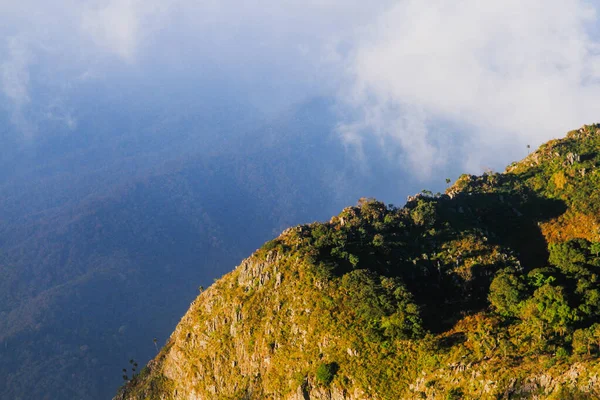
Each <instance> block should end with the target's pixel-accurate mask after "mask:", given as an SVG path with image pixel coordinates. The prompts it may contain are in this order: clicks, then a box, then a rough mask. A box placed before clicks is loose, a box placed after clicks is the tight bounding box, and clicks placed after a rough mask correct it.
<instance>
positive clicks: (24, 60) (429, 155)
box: [0, 0, 600, 176]
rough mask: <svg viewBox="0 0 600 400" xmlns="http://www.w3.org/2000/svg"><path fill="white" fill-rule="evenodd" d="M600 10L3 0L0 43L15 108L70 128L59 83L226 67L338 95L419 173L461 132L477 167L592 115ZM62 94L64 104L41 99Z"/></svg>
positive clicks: (229, 0)
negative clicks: (39, 92)
mask: <svg viewBox="0 0 600 400" xmlns="http://www.w3.org/2000/svg"><path fill="white" fill-rule="evenodd" d="M598 7H599V4H598V1H597V0H594V1H587V2H586V1H584V0H526V1H522V0H521V1H519V0H506V1H501V2H499V1H479V0H460V1H454V0H430V1H420V0H382V1H379V2H377V3H376V5H372V4H369V3H367V2H365V1H363V0H345V1H342V0H326V1H322V0H321V1H319V0H309V1H306V0H304V1H301V0H288V1H283V2H282V1H274V0H258V1H256V2H252V3H249V2H244V1H241V0H204V1H193V0H163V1H160V0H146V1H142V0H57V1H54V2H46V1H42V0H22V1H19V2H13V1H7V2H2V3H0V34H2V35H3V37H5V38H16V39H10V40H14V41H15V44H13V45H10V44H9V42H10V40H9V41H7V42H6V45H5V46H4V47H2V46H1V45H0V65H2V67H1V68H2V69H1V70H0V71H1V75H0V79H1V81H0V83H1V87H0V89H1V90H2V93H3V94H4V98H5V99H9V100H10V102H11V104H12V107H13V109H15V110H24V109H25V108H31V109H34V108H36V107H37V108H38V109H39V110H42V111H40V112H39V113H38V114H39V115H53V116H56V115H61V116H62V115H64V116H69V118H67V117H64V121H65V124H66V125H71V126H74V125H73V124H72V123H69V121H74V120H75V118H76V116H77V105H76V104H74V103H69V99H68V95H69V90H66V89H65V90H62V91H61V90H54V89H55V88H65V87H66V88H71V87H74V88H76V87H77V85H85V84H89V82H90V81H94V80H98V79H102V80H106V81H109V80H110V79H112V77H114V76H118V75H119V73H120V71H121V70H122V71H126V72H125V73H123V74H121V75H120V76H121V77H122V76H127V77H131V76H134V77H136V79H138V81H137V82H139V81H140V80H143V79H147V80H149V81H154V82H163V81H164V82H176V81H177V80H178V79H180V80H186V79H187V80H190V81H192V80H194V79H195V78H198V77H200V78H201V79H204V80H208V81H210V80H211V79H212V78H214V76H213V75H215V74H219V77H218V79H219V81H223V82H227V83H228V84H231V85H234V84H235V85H239V86H240V87H243V89H244V90H241V92H243V93H247V94H248V96H254V95H256V97H257V99H258V100H257V102H258V103H260V102H263V103H268V102H271V103H272V104H274V105H281V104H290V103H292V102H297V101H301V99H302V96H310V95H315V94H326V95H327V94H335V95H338V96H339V99H340V103H342V104H345V105H351V106H352V107H354V110H355V116H356V118H354V119H352V120H349V119H344V120H341V121H340V133H341V134H342V137H343V138H345V140H346V141H347V143H348V144H349V145H350V146H354V147H359V146H360V144H361V143H365V141H367V140H368V141H371V142H377V143H379V144H380V147H381V149H383V152H384V153H385V154H387V155H388V156H389V157H390V158H391V159H398V160H400V162H402V163H403V164H405V165H409V166H410V167H411V168H413V170H415V171H417V172H418V173H419V174H421V175H422V176H427V175H428V174H429V173H431V171H433V170H435V169H436V168H441V167H443V166H444V165H445V163H447V162H448V161H449V160H451V159H452V155H451V154H450V150H448V149H452V151H455V150H460V149H457V147H460V146H457V145H456V144H454V143H452V142H451V138H450V137H449V136H448V133H447V132H449V131H452V130H454V131H460V132H461V141H462V142H463V143H465V146H466V145H468V146H470V148H471V149H472V150H471V151H468V152H467V151H465V152H464V154H465V155H466V157H465V159H464V162H465V164H466V165H467V166H468V167H469V168H471V169H472V170H476V169H478V168H481V167H482V166H499V165H502V164H505V163H507V162H508V161H509V160H508V159H507V157H509V156H510V157H514V156H513V154H516V153H518V151H517V150H515V149H521V150H522V151H525V150H523V149H524V148H525V144H531V145H536V144H538V143H540V142H542V141H544V140H547V139H549V138H551V137H553V136H560V135H562V134H563V133H564V132H565V131H566V130H568V129H572V128H575V127H578V126H579V125H581V124H583V123H589V122H594V121H595V120H597V119H598V117H597V114H598V110H597V107H596V103H597V99H598V98H599V96H600V83H599V82H600V57H599V56H598V54H599V51H600V50H599V49H600V43H599V42H598V32H593V31H592V29H594V27H595V24H596V22H597V15H596V11H597V9H598ZM32 60H35V62H32ZM115 71H117V72H115ZM136 74H138V75H136ZM123 80H124V81H125V79H123ZM132 82H135V80H132ZM132 84H133V83H132ZM165 84H167V83H165ZM36 85H51V86H52V90H46V93H54V92H60V93H61V96H62V97H61V98H60V101H55V100H52V99H50V100H48V99H46V100H44V101H46V104H38V102H40V101H42V100H40V99H39V98H38V97H37V96H36V91H35V87H36ZM55 103H57V104H61V107H62V108H61V110H67V111H68V112H67V111H64V113H63V111H61V113H58V112H54V111H53V112H52V113H51V114H48V113H47V112H46V111H44V110H48V109H52V110H54V109H53V108H51V107H52V104H55ZM45 112H46V114H44V113H45ZM17 114H18V113H17ZM17 114H15V115H17ZM61 118H63V117H61ZM21 119H26V115H25V113H23V112H22V111H21ZM449 126H450V127H452V129H449V128H448V127H449ZM365 154H366V153H363V156H365ZM520 154H522V153H520Z"/></svg>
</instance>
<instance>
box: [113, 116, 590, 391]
mask: <svg viewBox="0 0 600 400" xmlns="http://www.w3.org/2000/svg"><path fill="white" fill-rule="evenodd" d="M598 196H600V125H592V126H585V127H583V128H581V129H579V130H577V131H573V132H570V133H569V134H568V135H567V137H566V138H565V139H561V140H554V141H551V142H548V143H547V144H545V145H543V146H541V147H540V149H538V150H537V151H536V152H534V153H533V154H530V155H529V156H528V157H527V158H525V159H524V160H523V161H521V162H519V163H515V164H513V165H511V166H510V167H509V168H508V169H507V171H506V172H505V173H501V174H498V173H488V174H485V175H482V176H470V175H463V176H462V177H461V178H459V179H458V180H457V182H456V183H455V184H454V185H453V186H451V187H450V188H448V190H447V192H446V194H444V195H433V194H431V193H427V192H425V193H423V194H420V195H417V196H415V197H413V198H411V199H409V201H408V203H407V204H406V205H405V206H404V207H403V208H395V207H393V206H392V207H390V206H385V205H384V204H382V203H380V202H377V201H375V200H362V201H361V202H360V203H359V205H358V206H357V207H348V208H346V209H344V210H343V211H342V212H341V213H340V214H339V215H337V216H336V217H333V218H332V219H331V220H330V221H329V222H327V223H314V224H310V225H302V226H297V227H295V228H290V229H287V230H286V231H284V232H283V233H282V234H281V235H280V236H279V237H277V238H276V239H275V240H273V241H270V242H267V243H266V244H265V245H264V246H263V247H262V248H261V249H259V250H258V251H256V252H255V253H254V254H253V255H252V256H251V257H249V258H248V259H246V260H244V261H243V262H242V263H241V264H240V265H239V266H238V267H237V268H236V269H235V270H234V271H233V272H231V273H229V274H227V275H225V276H224V277H223V278H221V279H219V280H218V281H217V282H215V284H213V285H212V286H211V287H210V288H208V289H207V290H206V291H204V292H203V293H202V294H200V296H199V297H198V298H197V299H196V300H195V301H194V302H193V303H192V304H191V306H190V309H189V310H188V312H187V313H186V315H185V316H184V317H183V319H182V320H181V321H180V323H179V324H178V326H177V328H176V329H175V331H174V333H173V334H172V335H171V338H170V339H169V341H168V342H167V344H166V346H165V347H164V348H163V349H162V350H161V351H160V353H159V354H158V356H157V357H156V358H155V359H154V360H153V361H151V362H150V363H149V364H148V365H147V366H146V367H145V368H144V369H142V370H141V372H139V374H138V373H137V372H135V373H133V374H132V371H131V370H130V369H127V370H126V371H125V377H126V379H127V380H128V383H127V384H126V385H125V386H124V388H122V390H120V391H119V393H118V395H117V396H116V399H120V400H124V399H149V398H150V399H191V398H193V399H401V398H402V399H414V398H432V399H460V398H469V399H480V398H486V399H488V398H489V399H496V398H556V399H568V398H573V399H575V398H577V399H586V398H590V399H591V398H598V397H599V396H600V381H598V374H599V373H600V362H599V359H598V357H600V347H599V344H600V324H598V318H599V317H600V280H599V276H600V275H599V274H598V271H600V199H599V198H598Z"/></svg>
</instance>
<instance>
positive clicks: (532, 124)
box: [342, 0, 600, 172]
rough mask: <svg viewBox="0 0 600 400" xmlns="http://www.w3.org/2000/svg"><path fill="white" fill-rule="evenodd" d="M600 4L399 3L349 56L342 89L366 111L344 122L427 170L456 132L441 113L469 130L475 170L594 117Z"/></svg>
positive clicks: (538, 0) (599, 75)
mask: <svg viewBox="0 0 600 400" xmlns="http://www.w3.org/2000/svg"><path fill="white" fill-rule="evenodd" d="M597 7H598V4H597V3H588V2H583V1H577V0H569V1H563V0H560V1H557V0H543V1H542V0H528V1H520V0H507V1H503V2H481V1H478V0H462V1H449V0H432V1H428V2H423V1H418V0H407V1H399V2H397V4H396V5H395V6H394V7H393V8H392V9H390V10H388V11H387V12H386V13H384V14H382V15H380V16H379V17H378V18H377V20H376V21H375V22H373V23H372V24H371V25H370V27H369V28H367V29H366V30H364V31H363V36H362V37H360V38H358V39H357V40H356V45H355V49H354V52H353V53H352V55H351V56H350V57H349V58H348V59H347V60H346V62H347V73H348V77H349V79H348V86H347V87H345V88H344V90H343V95H344V98H345V99H349V101H348V102H349V103H350V104H351V105H352V106H353V107H354V108H355V110H356V111H357V113H358V115H359V118H358V121H355V122H354V123H352V124H344V125H343V126H342V128H343V131H344V132H345V134H346V135H348V130H349V129H351V128H352V127H354V128H355V129H354V133H353V136H354V137H356V136H357V135H361V136H363V137H377V138H379V140H384V141H388V142H394V143H397V144H398V146H399V148H398V150H399V151H398V154H405V155H406V154H408V155H409V156H408V160H406V156H405V157H404V159H405V161H407V162H408V164H409V165H411V166H412V167H413V168H414V169H416V170H419V171H425V172H427V170H428V169H430V166H431V165H432V164H431V162H432V155H433V157H434V158H436V159H437V158H438V157H442V159H443V156H444V154H445V153H446V152H445V151H444V148H441V147H439V146H437V145H436V143H439V141H440V140H442V141H443V140H445V138H443V137H440V135H441V134H447V132H445V131H444V130H439V129H435V128H433V127H432V124H431V121H438V122H439V121H445V122H447V123H449V124H454V125H456V126H458V129H460V130H461V131H463V132H466V133H467V136H466V137H461V140H463V141H464V142H465V144H468V146H470V148H469V149H468V150H466V149H465V155H466V157H467V158H466V160H465V164H466V165H467V166H468V167H469V168H471V169H473V170H476V169H481V167H482V166H483V165H485V164H486V163H487V164H488V165H489V164H492V165H498V164H500V163H501V164H505V163H507V161H508V160H506V155H507V153H509V154H511V153H512V154H513V155H515V154H519V149H521V148H524V147H525V144H527V143H531V144H539V143H540V142H541V141H544V140H548V139H549V138H551V137H556V136H560V135H563V134H564V132H566V131H567V130H569V129H573V128H576V127H578V126H579V125H582V124H583V123H591V122H595V121H597V120H598V119H599V116H600V114H599V113H598V107H597V99H598V98H599V97H600V69H599V66H600V56H599V50H600V43H599V42H598V38H597V37H595V36H594V33H593V32H591V30H590V28H591V27H593V26H594V24H595V23H596V22H597V15H596V12H597ZM433 125H435V124H433ZM354 141H356V138H354ZM520 154H522V152H521V153H520ZM446 156H448V154H446ZM500 158H502V160H499V159H500ZM501 164H500V165H501Z"/></svg>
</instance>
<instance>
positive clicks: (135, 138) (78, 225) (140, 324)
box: [0, 97, 414, 400]
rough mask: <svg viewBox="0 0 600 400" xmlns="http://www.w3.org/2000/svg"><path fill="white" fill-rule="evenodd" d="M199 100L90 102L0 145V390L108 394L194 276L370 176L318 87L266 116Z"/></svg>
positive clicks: (352, 194) (219, 270) (19, 394)
mask: <svg viewBox="0 0 600 400" xmlns="http://www.w3.org/2000/svg"><path fill="white" fill-rule="evenodd" d="M185 100H186V99H183V100H181V101H180V103H185ZM202 101H204V103H201V107H200V106H197V105H196V104H195V103H193V102H190V103H185V104H179V103H175V104H172V105H169V108H167V109H165V110H163V109H160V108H159V107H158V106H156V105H155V106H152V105H150V106H149V108H148V109H145V108H144V107H145V105H144V104H142V105H138V104H136V105H135V106H136V107H138V108H140V109H142V110H143V114H135V113H134V115H128V113H132V112H133V111H135V110H132V107H133V106H131V105H129V104H125V102H124V104H116V105H115V104H103V103H102V104H93V106H94V107H92V106H91V105H90V107H89V110H91V111H89V113H90V115H88V116H87V117H85V118H84V117H82V118H81V120H80V122H79V125H78V128H77V130H78V131H77V132H75V133H71V134H69V135H67V134H64V133H60V132H51V131H48V132H45V133H46V136H43V137H41V138H39V141H38V142H34V143H30V144H23V143H21V145H20V146H21V147H18V146H17V145H16V144H15V145H14V146H13V147H12V150H13V152H8V151H6V152H4V151H3V152H1V153H0V154H1V155H2V157H1V158H0V191H1V193H2V196H1V197H0V398H7V399H9V398H10V399H30V398H39V399H44V398H48V399H52V400H60V399H73V398H85V399H102V398H108V397H109V396H111V395H112V394H113V393H114V391H115V390H116V388H117V387H118V386H119V384H120V383H121V382H122V379H121V377H120V375H121V374H120V371H121V369H122V368H123V367H124V366H125V365H127V363H128V360H129V359H130V358H132V357H133V358H135V359H136V360H138V361H139V362H145V361H146V360H148V359H150V358H151V357H152V356H154V355H155V354H156V350H155V345H154V343H153V339H154V338H157V339H158V343H159V344H160V343H163V342H164V340H165V338H166V337H167V336H168V333H169V332H170V331H171V330H172V327H173V326H174V325H175V324H176V322H177V319H179V318H180V316H181V315H182V314H183V313H184V312H185V310H186V309H187V307H188V305H189V302H190V300H191V299H193V298H194V296H196V295H197V293H198V287H199V286H200V285H204V286H208V285H209V284H210V283H211V282H212V281H213V279H214V278H216V277H218V276H221V275H222V274H223V273H224V272H226V269H227V268H228V267H229V266H231V265H235V264H236V263H238V262H239V261H240V260H241V259H242V257H243V256H244V255H245V254H248V253H250V252H251V251H252V250H254V249H256V248H257V247H258V246H259V245H260V243H262V242H264V241H265V240H267V239H268V238H270V237H272V236H273V235H274V234H275V233H276V232H279V231H281V230H282V229H283V228H284V227H286V226H290V225H295V224H298V223H301V222H305V221H312V220H315V219H319V218H326V217H327V216H329V215H331V213H332V212H333V211H334V210H335V209H339V207H341V206H342V205H343V204H344V203H346V202H348V201H349V199H355V198H357V197H358V193H360V192H363V191H364V190H367V191H368V189H365V188H369V187H370V188H373V187H375V186H376V185H374V183H373V182H372V181H371V180H370V179H368V177H364V176H360V175H359V174H355V173H354V172H355V171H354V170H353V168H355V166H354V164H353V162H352V159H351V158H350V157H351V156H350V155H348V154H346V152H345V149H344V147H343V145H342V144H341V142H340V141H339V140H338V139H337V137H336V136H335V132H334V131H333V122H334V119H333V118H332V116H331V114H330V110H329V109H328V107H329V105H328V103H327V102H324V101H314V102H309V103H307V104H304V105H301V106H298V107H296V108H294V109H292V110H290V111H289V112H288V113H286V114H284V115H281V116H280V117H278V118H275V119H273V120H272V121H265V120H263V119H262V117H259V116H254V117H252V116H251V115H250V116H249V115H248V114H251V113H249V112H248V110H245V111H244V110H241V111H240V110H238V109H237V106H236V105H235V104H234V105H233V106H231V105H229V106H228V105H226V104H225V105H222V104H219V103H217V102H216V101H214V102H213V103H211V101H213V99H212V98H209V97H207V98H206V99H204V100H202ZM205 103H206V104H205ZM184 106H186V107H187V108H186V107H184ZM153 107H154V108H153ZM84 109H85V107H84ZM190 110H192V111H193V110H196V112H192V111H190ZM138 111H139V110H138ZM140 112H141V111H140ZM2 134H6V135H8V133H6V132H2ZM5 143H8V142H5ZM7 146H8V144H7ZM15 149H16V150H15ZM3 150H4V149H3ZM349 178H351V180H349ZM404 190H414V189H405V188H403V187H402V186H401V185H399V186H398V187H396V188H393V190H392V191H395V192H396V193H402V192H403V191H404ZM392 191H390V193H391V192H392Z"/></svg>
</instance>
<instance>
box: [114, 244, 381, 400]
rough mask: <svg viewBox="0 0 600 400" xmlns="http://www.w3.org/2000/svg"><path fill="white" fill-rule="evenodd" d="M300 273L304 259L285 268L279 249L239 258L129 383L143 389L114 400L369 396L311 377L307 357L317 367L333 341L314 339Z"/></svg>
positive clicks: (317, 286)
mask: <svg viewBox="0 0 600 400" xmlns="http://www.w3.org/2000/svg"><path fill="white" fill-rule="evenodd" d="M300 274H304V272H303V266H302V261H300V260H298V261H295V262H291V263H290V260H289V259H283V258H282V257H281V256H280V255H279V253H278V252H277V251H276V250H273V251H269V252H258V253H257V254H255V255H254V256H253V257H250V258H249V259H246V260H244V261H243V262H242V263H241V265H240V266H239V267H238V268H237V269H236V270H235V271H234V272H232V273H230V274H228V275H226V276H225V277H223V278H222V279H220V280H219V281H217V282H215V284H214V285H212V286H211V287H210V288H209V289H207V290H206V291H205V292H204V293H202V294H201V295H200V296H199V297H198V299H196V300H195V301H194V302H193V303H192V304H191V306H190V309H189V311H188V312H187V313H186V315H185V316H184V317H183V318H182V320H181V322H180V323H179V325H178V326H177V328H176V330H175V332H174V333H173V334H172V335H171V338H170V340H169V342H168V344H167V345H166V346H165V348H164V349H163V350H162V351H161V353H160V354H159V356H158V357H157V358H156V360H154V361H152V362H151V363H150V364H149V365H148V367H147V368H148V370H147V371H144V372H143V373H142V375H141V377H139V378H137V382H133V383H135V384H137V386H138V387H139V388H140V389H139V390H137V389H136V390H133V386H132V388H130V392H124V391H123V392H121V393H119V395H118V396H117V397H116V398H117V399H133V398H145V397H144V396H147V395H150V396H151V398H160V399H198V400H200V399H217V398H231V399H234V398H236V399H237V398H257V399H258V398H281V399H289V400H306V399H323V400H325V399H327V400H359V399H367V398H372V397H371V396H366V395H365V393H363V392H362V391H361V390H359V389H351V390H348V389H347V388H342V387H340V386H338V385H336V384H335V383H334V384H332V385H331V386H328V387H326V386H324V385H321V384H319V383H317V382H316V381H315V378H314V376H311V375H314V374H310V373H309V372H308V371H311V369H315V368H316V367H311V365H310V364H308V363H307V361H309V360H310V358H309V357H306V355H307V354H315V358H314V360H311V361H314V363H315V364H317V363H318V361H319V360H320V359H322V358H323V357H325V355H324V354H323V353H327V349H328V348H331V347H334V346H335V338H333V337H329V336H319V335H318V334H315V326H313V325H312V324H310V323H308V324H307V323H306V322H305V321H307V320H311V319H312V317H311V315H312V314H313V313H314V312H316V310H315V309H314V306H313V305H311V304H310V300H311V297H312V296H311V295H310V293H307V292H306V291H305V289H306V288H302V287H301V285H296V284H295V283H294V282H293V281H292V276H296V279H298V276H299V275H300ZM283 285H285V290H283V291H280V290H278V288H280V287H281V286H283ZM323 286H326V284H325V283H318V282H314V285H313V287H312V290H314V291H315V292H326V291H327V290H328V288H324V287H323ZM297 289H298V290H302V291H303V292H297V291H296V290H297ZM290 304H294V307H295V305H302V307H301V308H300V309H297V308H292V307H290ZM316 326H318V324H317V325H316ZM353 356H355V354H354V353H353V352H352V351H350V355H349V357H353ZM311 372H312V371H311ZM142 379H145V380H146V381H145V382H144V381H142ZM157 382H159V383H157ZM282 389H283V392H282Z"/></svg>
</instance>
